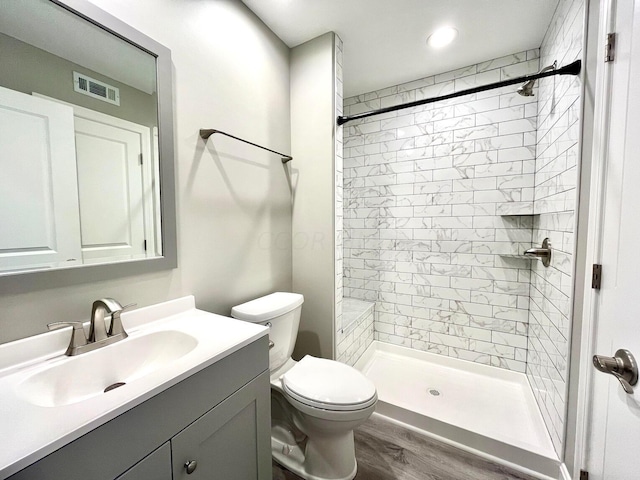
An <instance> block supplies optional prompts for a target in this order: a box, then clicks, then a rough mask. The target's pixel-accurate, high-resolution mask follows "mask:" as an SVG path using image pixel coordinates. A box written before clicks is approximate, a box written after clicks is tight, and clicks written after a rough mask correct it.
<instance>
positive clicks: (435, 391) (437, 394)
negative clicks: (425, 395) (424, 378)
mask: <svg viewBox="0 0 640 480" xmlns="http://www.w3.org/2000/svg"><path fill="white" fill-rule="evenodd" d="M427 392H429V395H433V396H434V397H438V396H439V395H440V390H436V389H435V388H429V389H428V390H427Z"/></svg>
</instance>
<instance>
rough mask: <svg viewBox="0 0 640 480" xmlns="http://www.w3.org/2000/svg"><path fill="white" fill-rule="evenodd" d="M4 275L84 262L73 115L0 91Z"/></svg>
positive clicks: (0, 262) (0, 266) (0, 267)
mask: <svg viewBox="0 0 640 480" xmlns="http://www.w3.org/2000/svg"><path fill="white" fill-rule="evenodd" d="M0 145H1V147H0V171H1V172H2V175H0V192H1V198H2V202H0V275H1V274H8V273H12V272H15V271H20V270H25V269H42V268H52V267H53V266H70V265H78V264H80V263H81V260H82V253H81V247H80V219H79V217H78V187H77V174H76V162H75V153H74V150H75V147H74V134H73V109H72V108H70V107H68V106H65V105H59V104H55V103H53V102H49V101H47V100H43V99H40V98H34V97H32V96H30V95H25V94H23V93H19V92H15V91H13V90H9V89H7V88H2V87H0Z"/></svg>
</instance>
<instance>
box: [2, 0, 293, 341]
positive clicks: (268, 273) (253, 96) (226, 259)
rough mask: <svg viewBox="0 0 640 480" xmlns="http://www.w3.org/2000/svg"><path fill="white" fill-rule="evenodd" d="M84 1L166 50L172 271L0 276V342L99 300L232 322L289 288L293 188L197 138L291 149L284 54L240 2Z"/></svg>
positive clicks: (278, 170) (75, 316)
mask: <svg viewBox="0 0 640 480" xmlns="http://www.w3.org/2000/svg"><path fill="white" fill-rule="evenodd" d="M93 3H95V4H96V5H98V6H99V7H101V8H103V9H105V10H107V11H108V12H109V13H111V14H112V15H115V16H117V17H119V18H120V19H121V20H123V21H124V22H126V23H128V24H130V25H131V26H132V27H134V28H136V29H138V30H140V31H141V32H143V33H144V34H146V35H148V36H150V37H151V38H153V39H154V40H156V41H158V42H160V43H162V44H164V45H165V46H166V47H168V48H169V49H171V51H172V59H173V64H174V73H173V75H174V103H175V108H174V111H175V145H176V146H175V151H176V162H175V163H176V176H177V180H176V184H177V185H176V187H177V223H178V227H177V228H178V268H177V269H174V270H171V271H163V272H159V273H153V274H145V275H137V276H129V277H120V278H103V277H102V276H99V275H97V274H91V275H88V274H87V275H84V276H83V277H82V279H81V281H78V280H70V279H69V278H68V276H66V275H62V274H60V275H58V274H55V275H52V276H47V277H46V278H39V277H32V276H17V277H9V278H3V279H0V343H2V342H7V341H10V340H14V339H18V338H23V337H26V336H29V335H34V334H37V333H41V332H44V331H45V330H46V326H45V325H46V323H48V322H52V321H56V320H87V319H88V316H89V313H90V310H89V309H90V306H91V302H92V301H93V300H94V299H97V298H100V297H104V296H110V297H114V298H116V299H118V300H119V301H121V302H122V303H123V304H124V303H129V302H137V303H138V305H139V306H144V305H149V304H153V303H157V302H161V301H164V300H167V299H171V298H177V297H180V296H183V295H187V294H194V295H195V297H196V303H197V305H198V307H199V308H203V309H206V310H209V311H213V312H216V313H221V314H229V312H230V308H231V307H232V306H233V305H235V304H237V303H240V302H243V301H246V300H248V299H250V298H253V297H256V296H259V295H264V294H267V293H270V292H273V291H275V290H285V291H286V290H290V289H291V246H290V243H289V241H288V239H290V238H291V191H290V188H289V185H288V182H287V176H286V174H285V171H284V170H283V167H282V164H281V162H280V159H279V158H278V157H277V156H273V155H272V154H269V153H267V152H262V151H260V150H257V149H255V148H253V147H250V146H248V145H244V144H241V143H238V142H236V141H233V140H231V139H226V138H223V137H218V138H216V137H213V138H211V139H210V140H209V141H208V143H207V144H205V143H203V142H202V140H201V139H200V138H199V136H198V129H200V128H218V129H221V130H224V131H228V132H229V133H232V134H235V135H238V136H240V137H244V138H247V139H249V140H251V141H253V142H257V143H260V144H264V145H266V146H268V147H270V148H273V149H275V150H280V151H284V152H287V151H289V149H290V111H289V49H288V48H287V47H286V46H285V45H284V44H283V43H282V42H281V41H280V40H279V39H278V38H277V37H276V36H275V35H274V34H273V33H272V32H271V31H270V30H269V29H268V28H267V27H266V26H265V25H264V24H263V23H262V22H261V21H260V20H259V19H258V18H257V17H256V16H255V15H253V13H251V12H250V11H249V10H248V9H247V8H246V7H245V6H244V5H243V4H242V3H241V2H240V1H239V0H217V1H215V2H200V1H188V2H186V1H183V0H138V1H136V2H130V1H129V0H93ZM150 12H151V13H150ZM281 239H285V241H279V240H281Z"/></svg>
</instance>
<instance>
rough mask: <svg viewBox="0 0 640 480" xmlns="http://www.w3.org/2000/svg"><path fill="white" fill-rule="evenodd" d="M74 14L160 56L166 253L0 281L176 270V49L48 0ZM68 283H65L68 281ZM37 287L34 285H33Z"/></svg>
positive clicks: (91, 12)
mask: <svg viewBox="0 0 640 480" xmlns="http://www.w3.org/2000/svg"><path fill="white" fill-rule="evenodd" d="M48 1H50V2H52V3H54V4H56V5H58V6H60V7H62V8H64V9H65V10H67V11H69V12H70V13H71V14H73V15H77V16H78V17H80V18H82V19H83V20H85V21H88V22H91V23H92V24H94V25H96V26H97V27H99V28H101V29H102V30H105V31H106V32H108V33H111V34H112V35H115V36H117V37H118V38H120V39H121V40H123V41H125V42H127V43H129V44H131V45H133V46H135V47H137V48H140V49H141V50H143V51H145V52H146V53H148V54H150V55H152V56H154V57H155V58H156V89H157V99H158V148H159V153H160V159H159V170H160V218H161V222H162V256H159V257H152V258H144V259H138V260H123V261H121V262H113V263H104V264H90V265H77V266H72V267H56V268H50V269H43V270H25V271H23V272H13V273H11V274H9V275H2V276H0V284H1V283H4V281H5V280H6V279H18V278H25V276H29V277H30V279H34V280H35V279H36V278H35V276H40V277H42V278H38V280H43V281H44V280H45V279H49V280H51V279H52V278H53V275H63V276H64V277H58V279H59V280H71V281H72V282H73V280H74V279H75V280H76V281H77V280H82V281H86V280H87V279H86V275H87V274H89V275H92V276H94V278H95V280H104V279H107V278H115V277H120V276H128V275H139V274H144V273H150V272H156V271H160V270H170V269H173V268H176V267H177V265H178V262H177V256H178V255H177V236H176V194H175V192H176V186H175V172H174V162H175V160H174V159H175V151H174V138H173V136H174V130H173V120H174V118H173V82H172V63H171V51H170V50H169V49H168V48H167V47H165V46H163V45H161V44H160V43H158V42H156V41H155V40H153V39H151V38H149V37H147V36H146V35H144V34H143V33H141V32H139V31H137V30H136V29H134V28H133V27H131V26H130V25H128V24H126V23H124V22H123V21H122V20H120V19H118V18H116V17H114V16H113V15H111V14H109V13H107V12H105V11H104V10H102V9H100V8H99V7H97V6H96V5H94V4H92V3H90V2H89V1H88V0H48ZM36 283H39V282H36ZM63 283H66V282H64V281H63ZM34 286H35V285H34Z"/></svg>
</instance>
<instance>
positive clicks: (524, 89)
mask: <svg viewBox="0 0 640 480" xmlns="http://www.w3.org/2000/svg"><path fill="white" fill-rule="evenodd" d="M557 64H558V62H557V60H556V61H555V62H553V64H552V65H549V66H548V67H544V68H543V69H542V70H540V71H539V72H538V73H544V72H548V71H549V70H555V69H556V66H557ZM535 84H536V81H535V80H529V81H528V82H527V83H525V84H524V85H522V86H521V87H520V88H518V90H516V91H517V92H518V93H519V94H520V95H522V96H523V97H533V86H534V85H535Z"/></svg>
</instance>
